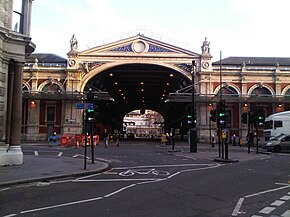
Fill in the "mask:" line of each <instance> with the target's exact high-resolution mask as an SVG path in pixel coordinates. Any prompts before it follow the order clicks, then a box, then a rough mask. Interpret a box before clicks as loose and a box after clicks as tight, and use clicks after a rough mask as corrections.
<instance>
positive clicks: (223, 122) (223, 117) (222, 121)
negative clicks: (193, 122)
mask: <svg viewBox="0 0 290 217" xmlns="http://www.w3.org/2000/svg"><path fill="white" fill-rule="evenodd" d="M218 124H219V125H220V126H225V125H226V114H225V112H224V111H219V112H218Z"/></svg>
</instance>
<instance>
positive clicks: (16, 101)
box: [0, 62, 23, 165]
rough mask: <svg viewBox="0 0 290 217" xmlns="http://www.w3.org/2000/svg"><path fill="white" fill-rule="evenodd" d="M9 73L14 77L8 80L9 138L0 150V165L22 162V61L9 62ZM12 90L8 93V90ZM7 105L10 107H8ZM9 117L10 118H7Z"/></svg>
mask: <svg viewBox="0 0 290 217" xmlns="http://www.w3.org/2000/svg"><path fill="white" fill-rule="evenodd" d="M9 67H10V70H9V71H10V73H11V75H12V77H14V79H11V80H10V81H9V88H8V91H9V92H8V96H10V97H11V98H10V99H9V100H8V102H9V103H8V109H11V119H10V117H8V120H7V126H9V128H10V129H8V130H7V131H9V138H7V142H8V145H9V146H8V147H7V149H6V150H5V151H3V150H0V152H1V153H0V165H20V164H23V153H22V150H21V147H20V136H21V118H22V77H23V63H20V62H13V63H11V64H10V66H9ZM11 90H12V91H13V92H12V93H10V91H11ZM9 105H10V106H11V108H9ZM9 119H10V120H9Z"/></svg>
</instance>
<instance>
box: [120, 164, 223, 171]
mask: <svg viewBox="0 0 290 217" xmlns="http://www.w3.org/2000/svg"><path fill="white" fill-rule="evenodd" d="M216 165H222V164H218V163H214V164H165V165H164V164H162V165H146V166H133V167H116V168H115V169H116V170H122V169H137V168H152V167H186V166H188V167H189V166H216Z"/></svg>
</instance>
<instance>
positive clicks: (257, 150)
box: [256, 118, 259, 154]
mask: <svg viewBox="0 0 290 217" xmlns="http://www.w3.org/2000/svg"><path fill="white" fill-rule="evenodd" d="M258 128H259V123H258V119H257V118H256V154H258V153H259V140H258V132H259V131H258Z"/></svg>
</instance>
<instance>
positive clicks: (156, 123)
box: [123, 109, 164, 138]
mask: <svg viewBox="0 0 290 217" xmlns="http://www.w3.org/2000/svg"><path fill="white" fill-rule="evenodd" d="M141 110H142V109H139V110H133V111H131V112H129V113H127V114H126V115H125V117H124V118H123V131H124V133H125V134H127V135H128V136H131V137H134V138H160V136H161V134H162V127H163V123H164V118H163V116H162V115H161V114H160V113H158V112H156V111H153V110H148V109H145V112H144V111H141ZM143 112H144V114H143Z"/></svg>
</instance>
